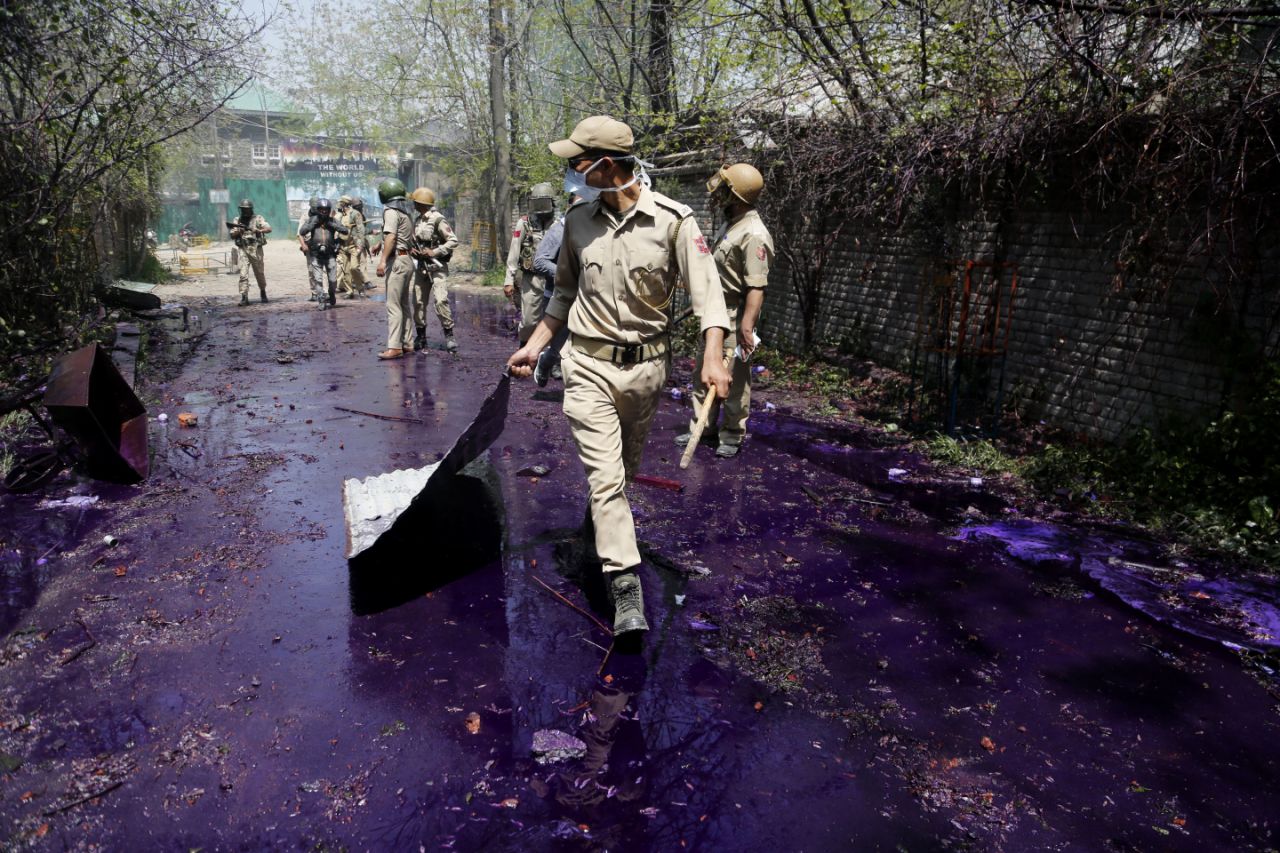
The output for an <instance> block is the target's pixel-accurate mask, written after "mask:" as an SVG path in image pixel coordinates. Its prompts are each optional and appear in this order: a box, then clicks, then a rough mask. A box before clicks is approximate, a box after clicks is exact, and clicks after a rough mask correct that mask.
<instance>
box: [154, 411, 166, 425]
mask: <svg viewBox="0 0 1280 853" xmlns="http://www.w3.org/2000/svg"><path fill="white" fill-rule="evenodd" d="M156 420H158V421H159V422H160V423H164V422H165V421H167V420H169V416H168V415H166V414H165V413H164V412H161V413H160V414H158V415H156Z"/></svg>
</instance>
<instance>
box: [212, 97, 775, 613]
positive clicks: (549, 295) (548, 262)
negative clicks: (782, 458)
mask: <svg viewBox="0 0 1280 853" xmlns="http://www.w3.org/2000/svg"><path fill="white" fill-rule="evenodd" d="M633 146H634V139H633V136H632V132H631V128H630V127H628V126H627V125H626V124H624V123H622V122H620V121H617V120H616V119H614V118H612V117H610V116H593V117H591V118H588V119H584V120H583V121H581V122H579V123H578V125H577V127H575V128H574V131H573V133H572V134H571V135H570V136H569V138H568V139H563V140H560V141H558V142H554V143H552V144H551V145H550V146H549V148H550V150H551V153H552V154H554V155H555V156H557V157H560V158H562V159H564V160H565V161H566V169H565V183H564V190H565V193H566V194H567V195H568V197H569V205H568V210H567V211H566V213H565V215H564V216H563V217H560V218H559V219H557V217H556V195H557V194H556V192H555V190H554V187H553V186H552V185H551V184H549V183H541V184H538V185H537V186H535V187H533V188H532V191H531V193H530V199H529V210H528V213H527V215H525V216H523V217H521V218H520V220H519V221H518V222H517V224H516V226H515V228H514V229H513V231H512V239H511V244H510V247H509V249H508V252H507V264H506V266H507V269H506V276H505V279H504V282H503V291H504V293H505V294H506V296H507V297H508V298H509V299H511V300H512V302H513V303H514V304H515V306H516V308H517V310H518V311H519V312H520V315H521V323H520V327H519V339H520V348H519V349H518V350H517V351H516V352H515V353H514V354H513V355H512V356H511V357H510V358H509V359H508V360H507V369H508V370H509V371H510V372H511V374H512V375H513V376H529V375H532V376H533V377H534V379H535V381H536V382H537V383H538V384H539V385H545V384H546V382H547V380H548V379H549V378H550V377H552V376H557V377H561V378H563V381H564V385H565V391H564V412H565V416H566V418H567V419H568V421H569V427H570V431H571V433H572V435H573V439H574V443H575V444H576V445H577V448H578V455H579V457H580V459H581V460H582V463H583V467H584V468H585V470H586V476H587V484H588V491H589V496H588V508H587V516H586V519H585V522H584V529H585V531H586V533H587V535H588V537H589V540H590V542H591V544H592V545H594V551H595V553H596V555H597V557H598V559H599V563H600V565H601V568H602V569H603V572H604V576H605V579H606V584H605V586H606V590H607V591H608V594H609V597H610V599H611V601H612V602H613V605H614V626H613V627H614V633H615V635H623V634H633V635H635V634H638V633H639V632H643V631H647V630H648V628H649V626H648V622H647V620H646V618H645V608H644V599H643V594H642V588H641V580H640V575H639V572H638V569H639V568H640V563H641V560H640V553H639V549H638V545H637V542H636V534H635V522H634V519H633V517H632V513H631V506H630V504H629V503H628V501H627V497H626V488H627V487H628V486H629V485H630V483H631V482H632V480H633V478H634V477H635V474H636V472H637V469H638V467H639V463H640V457H641V454H642V451H643V447H644V444H645V441H646V439H647V437H648V433H649V427H650V425H651V424H652V421H653V417H654V415H655V414H656V412H657V409H658V401H659V397H660V395H661V392H662V389H663V387H664V386H665V384H666V381H667V375H668V371H669V368H670V360H671V331H672V327H673V325H674V324H675V322H677V320H676V318H675V317H674V316H673V315H674V307H673V298H674V296H675V293H676V290H677V287H678V286H679V285H680V284H683V287H684V289H685V292H686V295H687V297H688V301H689V304H690V308H691V313H692V314H695V315H696V316H697V317H698V318H699V320H700V331H701V337H702V347H701V349H700V351H699V353H698V357H697V364H696V366H695V369H694V370H695V373H694V375H695V377H696V379H695V394H694V404H695V405H694V412H695V413H696V412H697V411H698V410H699V409H701V407H702V404H703V402H704V401H705V400H706V397H707V395H709V394H713V395H715V399H713V400H712V404H713V405H714V409H719V408H723V410H724V412H723V414H724V417H723V422H722V423H718V421H719V420H720V418H719V412H718V411H714V410H713V413H712V416H711V419H710V424H711V426H710V427H709V429H708V431H707V436H706V437H707V438H709V439H710V440H711V441H712V442H713V443H715V444H716V455H717V456H720V457H723V458H731V457H734V456H736V455H737V454H738V452H739V450H740V449H741V446H742V441H743V437H744V436H745V433H746V423H747V415H748V411H749V407H750V400H751V386H750V378H751V368H750V364H749V362H750V360H751V356H752V354H753V352H754V351H755V349H756V347H757V345H758V344H759V342H760V340H759V337H758V336H757V334H756V324H757V321H758V320H759V317H760V310H761V307H762V305H763V302H764V289H765V287H766V285H767V284H768V277H769V268H770V265H771V263H772V260H773V253H774V247H773V239H772V237H771V236H770V234H769V231H768V229H767V228H766V227H765V225H764V222H763V221H762V220H761V218H760V215H759V214H758V213H757V212H756V207H755V205H756V200H757V198H758V197H759V195H760V192H761V191H762V189H763V187H764V181H763V178H762V177H761V175H760V172H759V171H757V170H756V169H755V168H754V167H753V166H751V165H750V164H747V163H737V164H734V165H727V166H724V167H722V168H720V169H719V170H718V171H717V173H716V174H715V175H713V176H712V177H711V179H710V180H709V181H708V182H707V192H708V194H709V197H710V201H711V204H712V207H713V208H717V209H718V211H719V212H720V213H721V214H722V218H723V222H724V225H723V227H722V228H721V229H720V231H719V233H718V234H717V235H716V236H715V238H714V239H713V241H712V243H713V245H712V246H708V245H707V241H706V239H705V237H704V236H703V235H702V232H701V230H700V229H699V226H698V223H697V220H696V219H695V218H694V216H693V211H692V209H691V208H689V207H688V206H687V205H684V204H681V203H680V202H677V201H675V200H673V199H670V198H668V197H667V196H664V195H661V194H660V193H657V192H654V191H653V190H652V189H651V188H650V180H649V177H648V175H647V174H646V171H645V170H646V167H647V166H648V164H646V163H645V162H644V161H643V160H641V159H640V158H639V157H637V156H636V154H635V152H634V150H633ZM378 197H379V199H380V200H381V202H382V204H383V219H382V243H381V246H380V249H379V251H378V253H377V254H378V258H377V275H378V277H380V278H385V280H386V285H387V345H386V349H384V350H383V351H382V352H380V353H379V354H378V358H379V359H382V360H391V359H398V358H403V357H404V356H406V355H408V354H410V353H412V352H414V351H418V350H422V349H425V348H426V346H427V339H426V326H427V322H426V305H427V302H428V300H430V302H431V303H432V304H433V305H434V307H435V313H436V316H437V317H438V318H439V321H440V326H441V329H442V331H443V333H444V345H445V348H446V349H447V350H448V351H449V352H456V351H457V343H456V341H455V339H454V335H453V316H452V314H451V312H450V309H449V297H448V284H447V276H448V269H449V267H448V264H449V259H450V257H451V256H452V254H453V250H454V248H455V247H456V246H457V244H458V238H457V236H456V235H455V234H454V231H453V228H452V227H451V226H450V225H449V223H448V222H447V221H446V220H445V218H444V216H443V214H441V213H440V212H439V211H438V210H436V208H435V193H434V192H432V191H431V190H430V189H428V188H426V187H419V188H417V189H415V190H414V191H413V193H411V194H408V195H406V192H405V186H404V184H403V183H401V182H400V181H398V180H395V179H390V180H385V181H383V182H382V183H381V184H379V186H378ZM361 207H362V204H361V202H360V200H358V199H352V198H349V197H346V196H344V197H342V198H341V199H339V202H338V215H337V217H336V218H335V217H334V215H333V208H332V205H331V203H330V202H329V200H328V199H323V198H321V199H315V200H313V204H312V210H311V215H310V216H309V217H308V218H307V220H306V221H305V222H303V223H302V224H301V225H300V226H299V228H298V242H299V247H300V249H301V250H302V251H303V252H304V253H305V254H306V255H307V257H308V263H309V270H310V273H311V287H312V294H313V298H314V299H315V301H316V303H317V306H318V307H319V308H320V309H321V310H324V309H327V308H330V307H332V306H333V305H334V303H335V300H336V290H337V289H338V288H341V289H342V290H343V291H344V292H346V294H347V296H348V298H353V299H354V298H357V297H359V296H361V295H362V294H363V292H364V289H365V281H364V279H363V276H362V274H361V272H360V257H361V253H362V252H363V251H365V250H366V247H365V239H364V236H365V235H364V231H365V222H364V217H363V212H362V210H361ZM228 224H229V225H234V227H233V229H232V236H233V238H234V239H235V240H236V244H237V246H238V247H241V279H240V293H241V304H247V302H248V273H249V272H250V271H252V272H253V273H254V274H255V275H256V276H257V278H258V285H259V289H260V292H261V298H262V300H263V301H264V302H265V301H266V283H265V280H264V278H263V275H262V260H261V257H262V255H261V246H262V243H263V242H265V239H266V238H265V235H266V233H268V232H270V230H271V229H270V226H269V225H267V223H266V221H265V220H263V219H262V217H260V216H254V214H253V210H252V202H250V201H249V200H247V199H246V201H245V203H244V204H242V206H241V219H240V220H238V221H237V222H236V223H228ZM326 285H327V289H326ZM721 404H722V405H721ZM693 430H694V420H692V419H691V421H690V428H689V431H687V432H684V433H682V434H681V435H679V436H677V437H676V442H677V444H687V443H688V442H689V441H691V440H692V433H693Z"/></svg>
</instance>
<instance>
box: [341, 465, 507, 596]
mask: <svg viewBox="0 0 1280 853" xmlns="http://www.w3.org/2000/svg"><path fill="white" fill-rule="evenodd" d="M466 471H469V472H471V473H461V474H458V475H456V476H454V477H449V478H439V479H437V480H435V481H433V488H430V489H428V490H426V491H425V492H423V493H422V494H421V495H420V496H419V497H418V499H417V500H415V501H414V503H413V504H412V505H411V506H410V507H409V509H407V510H406V511H405V512H404V514H403V515H402V516H401V517H400V518H399V519H398V520H397V522H396V524H395V526H393V527H392V528H391V529H390V530H388V531H387V532H386V533H384V534H383V535H382V537H381V538H379V539H378V541H377V542H376V543H375V544H374V545H373V546H372V547H371V548H368V549H366V550H365V551H363V552H361V553H360V554H359V555H357V556H356V557H355V558H353V559H352V560H350V561H348V568H349V569H350V572H351V610H352V612H353V613H355V614H356V615H358V616H366V615H369V614H373V613H380V612H382V611H384V610H388V609H390V608H392V607H396V606H398V605H401V604H404V603H406V602H408V601H411V600H413V599H414V598H419V597H421V596H422V595H425V594H426V593H428V592H430V591H432V590H435V589H439V588H440V587H442V586H444V585H446V584H448V583H450V582H452V581H455V580H457V579H459V578H461V577H463V576H465V575H467V574H470V573H471V572H473V571H475V570H476V569H479V568H481V567H482V566H487V565H494V564H496V563H498V561H499V559H500V557H501V555H502V540H503V508H502V503H501V494H500V491H499V490H498V487H497V484H496V482H495V479H496V474H494V472H493V469H492V467H491V466H489V465H488V463H487V462H486V463H483V464H480V463H476V464H473V465H472V466H470V467H469V468H468V469H466ZM436 484H438V485H436Z"/></svg>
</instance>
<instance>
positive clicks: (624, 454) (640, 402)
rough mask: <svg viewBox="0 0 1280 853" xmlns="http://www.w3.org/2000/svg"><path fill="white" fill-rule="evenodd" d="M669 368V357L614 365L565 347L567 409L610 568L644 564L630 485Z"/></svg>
mask: <svg viewBox="0 0 1280 853" xmlns="http://www.w3.org/2000/svg"><path fill="white" fill-rule="evenodd" d="M668 367H669V361H668V358H667V357H666V356H663V357H661V358H655V359H650V360H649V361H642V362H640V363H639V364H614V363H613V362H610V361H602V360H601V359H598V358H592V357H591V356H587V355H583V354H582V353H580V352H576V351H574V349H573V347H572V346H568V347H565V349H564V360H563V361H562V362H561V370H562V371H563V372H564V414H565V417H567V418H568V419H569V429H570V431H571V433H572V434H573V441H574V443H575V444H577V445H578V456H579V458H581V459H582V467H583V468H585V469H586V472H587V488H588V494H589V501H590V510H591V520H592V522H593V523H594V524H595V528H596V552H597V553H598V554H599V555H600V561H601V562H602V563H603V564H604V570H605V571H606V572H619V571H622V570H623V569H628V568H631V567H632V566H636V565H639V563H640V549H639V548H638V547H637V545H636V526H635V521H634V519H632V517H631V504H630V503H628V502H627V495H626V486H627V484H628V483H630V482H631V480H632V479H633V478H634V477H635V475H636V469H637V468H639V467H640V456H641V454H642V452H643V451H644V442H645V439H646V438H647V437H648V435H649V427H650V425H651V424H652V423H653V416H654V414H656V413H657V411H658V401H659V398H660V395H661V393H662V386H663V385H664V384H665V383H666V381H667V368H668Z"/></svg>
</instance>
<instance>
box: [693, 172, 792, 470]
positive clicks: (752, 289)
mask: <svg viewBox="0 0 1280 853" xmlns="http://www.w3.org/2000/svg"><path fill="white" fill-rule="evenodd" d="M763 189H764V178H763V177H762V176H761V175H760V172H759V171H757V170H756V168H755V167H754V166H752V165H750V164H748V163H735V164H734V165H732V166H723V167H721V169H720V170H719V171H718V172H716V174H714V175H712V176H711V179H710V180H709V181H707V192H708V193H709V194H710V195H711V205H712V207H716V208H719V209H720V210H721V211H722V212H723V214H724V221H725V224H724V226H723V227H722V228H721V229H720V233H719V234H717V235H716V238H715V240H714V241H713V242H712V245H713V246H714V247H715V249H714V252H715V259H716V269H717V270H718V271H719V273H720V284H721V285H722V286H723V287H724V304H725V308H727V309H728V311H729V318H730V320H731V321H732V325H731V326H730V327H729V328H730V333H729V336H728V337H727V338H726V339H725V342H724V346H725V355H726V356H731V355H732V356H734V358H733V361H732V365H733V382H732V383H731V384H730V385H729V396H728V397H726V398H725V400H724V422H723V423H721V424H720V428H719V432H718V435H719V439H720V443H719V447H717V448H716V456H719V457H721V458H722V459H732V458H733V457H734V456H737V455H738V451H739V450H741V449H742V439H743V438H744V437H745V436H746V433H747V414H748V413H749V412H750V410H751V364H750V359H751V354H752V352H753V351H754V350H755V348H756V344H757V343H758V341H759V338H757V337H756V321H757V320H758V319H759V318H760V308H761V306H763V305H764V289H765V287H766V286H767V285H768V284H769V266H770V264H771V263H772V262H773V237H772V236H770V234H769V229H768V228H766V227H765V224H764V221H763V220H761V218H760V214H759V213H757V212H756V199H757V198H759V197H760V192H761V190H763ZM735 348H736V352H735ZM737 353H740V355H738V354H737ZM699 369H700V366H699V367H695V368H694V370H695V372H696V371H697V370H699ZM693 396H694V404H693V409H694V411H695V412H696V411H699V410H700V407H701V405H702V402H703V400H704V399H706V396H707V393H706V390H705V389H703V388H697V389H695V390H694V395H693ZM719 409H720V402H719V401H718V400H717V401H716V402H714V403H712V407H711V418H710V420H709V421H708V427H707V431H706V432H705V433H704V434H703V435H704V436H707V437H708V438H709V439H710V440H712V441H714V440H715V438H716V436H717V432H716V422H717V420H718V418H719V414H720V412H719ZM695 422H696V419H691V420H690V421H689V430H690V432H685V433H683V434H681V435H679V436H676V444H679V445H681V446H683V445H686V444H688V443H689V438H690V435H691V432H692V430H693V427H694V424H695Z"/></svg>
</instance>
